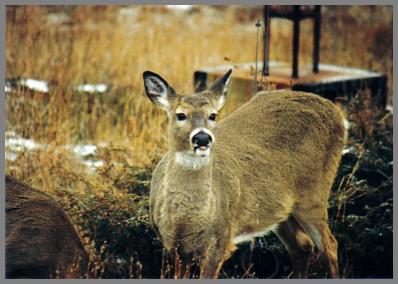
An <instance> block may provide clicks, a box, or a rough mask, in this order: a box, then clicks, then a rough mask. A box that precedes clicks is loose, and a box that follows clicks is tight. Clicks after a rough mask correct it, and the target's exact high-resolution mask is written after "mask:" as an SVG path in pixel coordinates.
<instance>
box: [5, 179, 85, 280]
mask: <svg viewBox="0 0 398 284" xmlns="http://www.w3.org/2000/svg"><path fill="white" fill-rule="evenodd" d="M5 257H6V278H41V279H43V278H86V274H87V272H88V263H89V255H88V253H87V251H86V250H85V248H84V246H83V244H82V242H81V239H80V237H79V235H78V234H77V232H76V230H75V228H74V227H73V225H72V223H71V222H70V221H69V218H68V216H67V215H66V214H65V212H64V210H63V209H62V208H61V206H60V205H58V204H57V203H56V201H55V200H54V199H53V198H52V197H51V196H49V195H47V194H45V193H44V192H41V191H38V190H36V189H33V188H31V187H29V186H28V185H26V184H24V183H22V182H19V181H17V180H16V179H14V178H12V177H10V176H6V255H5Z"/></svg>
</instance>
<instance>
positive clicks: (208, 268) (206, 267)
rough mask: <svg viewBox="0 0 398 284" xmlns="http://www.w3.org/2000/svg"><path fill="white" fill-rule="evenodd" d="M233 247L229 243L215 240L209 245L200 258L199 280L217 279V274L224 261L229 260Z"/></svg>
mask: <svg viewBox="0 0 398 284" xmlns="http://www.w3.org/2000/svg"><path fill="white" fill-rule="evenodd" d="M234 249H235V246H234V245H233V244H232V242H230V240H229V239H228V242H225V241H222V240H220V239H219V240H217V241H216V242H215V243H214V245H210V246H209V247H208V249H207V251H206V253H205V254H204V256H203V258H202V262H201V265H200V278H213V279H216V278H218V274H219V272H220V269H221V267H222V265H223V263H224V261H225V260H227V259H228V258H229V256H230V255H231V252H232V251H233V250H234Z"/></svg>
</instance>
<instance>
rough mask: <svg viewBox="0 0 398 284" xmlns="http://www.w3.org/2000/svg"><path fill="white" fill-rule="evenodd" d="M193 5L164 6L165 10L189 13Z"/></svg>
mask: <svg viewBox="0 0 398 284" xmlns="http://www.w3.org/2000/svg"><path fill="white" fill-rule="evenodd" d="M193 6H194V5H166V7H167V8H169V9H171V10H175V11H182V12H185V11H189V10H191V9H192V8H193Z"/></svg>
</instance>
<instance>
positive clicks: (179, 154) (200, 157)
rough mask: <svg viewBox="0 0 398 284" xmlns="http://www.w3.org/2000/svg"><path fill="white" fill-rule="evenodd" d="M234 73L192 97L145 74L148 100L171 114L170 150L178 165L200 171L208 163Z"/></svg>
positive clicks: (157, 77) (158, 77) (163, 80)
mask: <svg viewBox="0 0 398 284" xmlns="http://www.w3.org/2000/svg"><path fill="white" fill-rule="evenodd" d="M231 72H232V70H229V71H228V72H227V73H226V74H225V75H224V76H222V77H220V78H218V79H217V80H216V81H215V82H214V83H213V84H212V85H211V86H210V87H209V88H207V89H206V90H204V91H202V92H199V93H193V94H189V95H180V94H177V93H176V92H175V91H174V89H173V88H172V87H171V86H170V85H169V84H168V83H167V81H166V80H165V79H163V78H162V77H161V76H159V75H158V74H156V73H153V72H151V71H145V72H144V73H143V77H144V85H145V91H146V94H147V95H148V97H149V99H150V100H151V101H152V102H154V103H155V104H156V105H158V106H159V107H161V108H162V109H163V110H165V111H166V112H167V114H168V117H169V137H170V140H169V148H170V151H172V152H175V158H176V162H177V163H179V164H181V165H183V166H187V167H190V168H193V169H198V168H201V167H202V166H204V165H206V164H207V163H208V162H209V160H210V157H211V153H212V149H213V148H214V145H215V136H214V130H215V128H216V124H217V122H216V118H217V113H218V111H219V110H220V109H221V108H222V107H223V105H224V103H225V99H226V96H227V89H228V83H229V79H230V75H231Z"/></svg>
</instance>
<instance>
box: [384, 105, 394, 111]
mask: <svg viewBox="0 0 398 284" xmlns="http://www.w3.org/2000/svg"><path fill="white" fill-rule="evenodd" d="M386 110H387V111H389V112H391V113H394V108H393V106H392V105H386Z"/></svg>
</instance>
